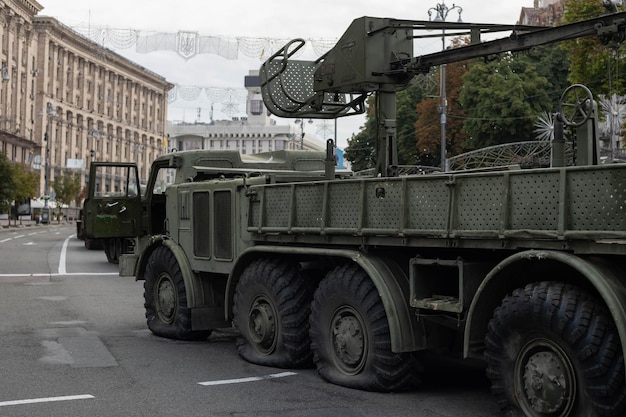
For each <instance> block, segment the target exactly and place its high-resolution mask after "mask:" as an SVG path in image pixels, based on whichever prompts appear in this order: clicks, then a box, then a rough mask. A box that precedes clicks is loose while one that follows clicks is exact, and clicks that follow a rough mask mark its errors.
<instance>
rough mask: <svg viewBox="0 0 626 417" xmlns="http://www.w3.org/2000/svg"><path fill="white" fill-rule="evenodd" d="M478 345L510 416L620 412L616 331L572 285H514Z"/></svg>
mask: <svg viewBox="0 0 626 417" xmlns="http://www.w3.org/2000/svg"><path fill="white" fill-rule="evenodd" d="M485 343H486V356H487V375H488V377H489V379H491V383H492V392H493V393H494V394H495V395H496V397H497V399H498V402H499V404H500V406H501V408H503V409H504V410H505V411H508V412H510V413H512V415H514V413H519V412H520V410H521V412H523V413H524V415H526V416H531V417H566V416H568V417H578V416H591V415H597V416H624V415H625V414H624V412H625V411H626V410H625V408H626V406H625V404H626V389H625V381H624V358H623V355H622V348H621V344H620V340H619V336H618V334H617V330H616V328H615V326H614V324H613V321H612V320H611V317H610V315H609V313H608V311H607V309H606V308H605V307H604V306H603V305H602V304H601V303H600V302H598V301H597V300H596V299H595V298H593V297H592V296H591V295H590V294H587V293H585V292H584V291H582V290H580V289H579V288H576V287H572V286H569V285H565V284H562V283H555V282H541V283H535V284H530V285H527V286H526V287H525V288H523V289H522V288H520V289H517V290H515V291H514V292H513V293H512V294H511V295H509V296H507V297H506V298H505V299H504V300H503V302H502V304H501V306H500V307H498V308H497V309H496V310H495V312H494V316H493V319H492V320H491V321H490V323H489V330H488V334H487V337H486V340H485Z"/></svg>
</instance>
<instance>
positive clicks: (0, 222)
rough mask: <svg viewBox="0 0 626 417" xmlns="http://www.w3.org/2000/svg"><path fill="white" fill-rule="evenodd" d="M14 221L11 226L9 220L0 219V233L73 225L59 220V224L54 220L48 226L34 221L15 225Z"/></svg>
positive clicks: (23, 221)
mask: <svg viewBox="0 0 626 417" xmlns="http://www.w3.org/2000/svg"><path fill="white" fill-rule="evenodd" d="M15 223H16V222H15V220H11V224H10V225H9V220H7V219H0V232H2V231H4V230H17V229H22V228H26V227H40V226H50V225H52V226H55V225H67V224H74V222H73V221H66V220H61V222H60V223H59V222H58V221H56V220H54V221H51V222H50V223H49V224H42V223H37V222H36V221H35V220H21V221H20V220H18V221H17V225H16V224H15Z"/></svg>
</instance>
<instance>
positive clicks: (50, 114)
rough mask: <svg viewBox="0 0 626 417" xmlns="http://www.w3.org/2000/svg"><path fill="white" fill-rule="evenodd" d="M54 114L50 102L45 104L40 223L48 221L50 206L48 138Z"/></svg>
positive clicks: (49, 138)
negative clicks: (44, 150)
mask: <svg viewBox="0 0 626 417" xmlns="http://www.w3.org/2000/svg"><path fill="white" fill-rule="evenodd" d="M54 116H56V112H55V111H54V109H53V108H52V103H48V104H47V105H46V131H45V132H44V134H43V140H44V142H45V144H46V159H45V161H44V162H45V165H44V189H43V194H44V196H43V209H42V210H41V221H42V223H46V224H47V223H50V208H49V207H48V200H49V199H50V140H51V139H52V138H51V135H52V118H53V117H54Z"/></svg>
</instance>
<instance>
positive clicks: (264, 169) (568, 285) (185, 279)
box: [84, 13, 626, 417]
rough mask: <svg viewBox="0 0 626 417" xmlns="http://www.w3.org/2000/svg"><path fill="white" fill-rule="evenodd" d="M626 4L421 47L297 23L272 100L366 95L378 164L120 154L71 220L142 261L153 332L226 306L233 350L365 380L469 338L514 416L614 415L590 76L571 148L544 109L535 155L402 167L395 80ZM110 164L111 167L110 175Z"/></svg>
mask: <svg viewBox="0 0 626 417" xmlns="http://www.w3.org/2000/svg"><path fill="white" fill-rule="evenodd" d="M625 22H626V14H624V13H616V14H609V15H606V16H603V17H600V18H596V19H592V20H590V21H584V22H578V23H575V24H570V25H564V26H560V27H557V28H548V29H538V28H532V27H524V28H521V29H522V30H523V31H524V33H519V32H517V33H515V34H514V35H515V36H510V37H508V38H506V39H501V40H496V41H490V42H483V43H478V42H474V43H473V44H472V45H469V46H467V47H462V48H458V49H455V50H447V51H443V52H440V53H435V54H429V55H422V56H419V57H413V33H414V32H415V31H417V30H421V29H426V30H431V29H441V28H442V26H441V25H442V24H441V23H435V22H421V21H420V22H415V21H406V20H394V19H378V18H369V17H365V18H360V19H357V20H355V21H354V22H353V24H352V25H351V26H350V28H349V29H348V30H347V31H346V33H345V34H344V36H343V37H342V38H341V39H340V41H339V42H338V44H337V46H336V47H335V48H333V49H332V50H331V51H330V52H329V53H327V54H326V55H324V56H323V57H322V58H320V59H319V60H317V61H314V62H308V61H294V60H293V59H292V57H293V55H294V53H295V52H296V51H297V50H298V49H299V48H300V47H301V46H302V45H303V41H301V40H295V41H292V42H290V43H289V44H288V45H287V46H285V48H283V49H281V50H280V51H279V52H277V53H276V54H274V55H273V56H272V57H271V58H270V59H269V60H268V61H266V62H265V63H264V64H263V66H262V67H261V71H260V76H261V87H262V92H263V98H264V101H265V104H266V106H267V107H268V109H270V111H272V113H274V114H276V115H279V116H281V117H319V118H334V117H339V116H346V115H349V114H353V113H358V112H361V111H363V110H364V102H365V98H366V97H367V95H368V94H370V93H371V92H374V93H376V94H377V97H378V98H377V103H378V104H379V106H378V109H377V111H378V119H377V120H378V121H379V126H380V129H379V146H378V153H377V154H378V161H377V165H376V170H375V173H374V174H373V175H372V176H370V177H363V176H355V175H352V174H351V173H350V172H348V171H340V170H336V169H335V166H334V161H335V159H334V155H333V143H332V141H330V142H329V143H328V149H327V151H326V152H325V153H324V152H307V151H276V152H271V153H265V154H255V155H241V154H239V153H238V152H237V151H217V150H215V151H212V150H197V151H184V152H173V153H169V154H166V155H164V156H162V157H159V158H158V159H156V160H155V161H154V163H153V164H152V168H151V172H150V177H149V180H148V183H147V188H146V193H145V195H143V196H142V195H141V193H140V192H139V181H138V172H137V167H136V166H135V165H134V164H119V163H113V162H94V163H93V164H92V167H91V172H90V181H89V197H88V199H87V200H86V202H85V205H84V213H85V220H84V221H85V223H84V234H85V236H86V237H87V238H99V239H102V238H104V239H110V240H111V241H116V242H118V241H119V242H120V246H119V248H118V249H117V250H116V252H115V256H116V257H117V258H118V259H119V268H120V275H122V276H134V277H135V278H136V279H138V280H144V281H145V284H144V288H145V293H144V297H145V308H146V318H147V323H148V327H149V328H150V330H151V331H152V332H153V333H154V334H156V335H159V336H163V337H168V338H174V339H196V338H204V337H206V336H208V335H209V334H210V332H211V331H212V330H214V329H220V328H227V327H231V326H234V327H235V328H236V329H237V330H238V331H239V333H240V336H239V337H238V341H237V349H238V352H239V354H240V355H241V356H242V357H243V358H244V359H245V360H247V361H250V362H252V363H256V364H261V365H267V366H273V367H282V368H300V367H306V366H311V365H315V367H316V368H317V370H318V372H319V374H320V375H321V376H322V377H323V378H324V379H326V380H327V381H329V382H332V383H335V384H339V385H342V386H346V387H351V388H357V389H363V390H374V391H397V390H402V389H407V388H410V387H413V386H415V385H416V384H417V382H418V381H419V379H420V369H421V367H420V352H425V351H429V352H436V353H438V354H442V355H450V356H455V357H463V358H474V359H479V360H483V361H485V363H486V368H487V375H488V377H489V378H490V380H491V383H492V391H493V393H494V394H495V396H496V398H497V400H498V402H499V404H500V406H501V407H502V409H503V411H505V412H509V413H511V415H526V416H533V417H539V416H541V417H546V416H551V417H552V416H554V417H556V416H559V417H565V416H594V415H602V416H623V415H624V414H625V412H626V381H625V376H626V371H625V369H624V353H625V348H626V285H625V283H626V274H625V265H626V165H625V164H605V165H602V164H600V163H599V148H598V140H597V131H598V129H597V122H598V115H597V105H596V104H595V101H594V100H593V97H592V95H591V92H589V90H587V89H586V88H585V87H584V86H581V85H576V86H572V87H570V88H568V90H567V91H566V92H565V93H564V94H563V97H562V100H561V112H560V120H563V122H564V125H565V127H566V128H567V129H569V130H571V132H572V133H573V135H571V137H575V138H576V139H575V141H576V151H575V157H574V162H570V161H569V160H568V158H567V157H566V152H565V146H566V144H567V143H566V142H567V140H566V139H565V137H564V135H563V134H562V128H563V125H562V124H561V123H560V122H558V123H557V128H556V132H555V133H556V134H555V140H554V141H553V152H552V166H551V167H550V168H536V169H520V168H519V167H515V166H513V167H506V168H500V169H494V170H479V171H456V172H439V173H433V174H429V175H402V176H400V175H398V170H397V156H396V151H395V133H396V132H395V93H396V91H399V90H400V89H402V88H403V87H404V86H406V84H407V82H408V81H409V80H410V79H411V78H412V76H414V75H415V74H418V73H420V72H425V71H427V70H428V68H430V67H431V66H433V65H440V64H443V63H446V62H453V61H458V60H463V59H469V58H472V57H478V56H487V55H491V54H494V53H500V52H504V51H513V50H523V49H527V48H529V47H532V46H536V45H540V44H544V43H549V42H556V41H559V40H562V39H572V38H576V37H580V36H589V35H598V36H600V39H601V41H602V42H603V43H609V42H619V41H622V40H623V39H624V30H625V28H626V23H625ZM438 25H439V26H438ZM445 28H446V30H448V31H452V29H466V30H468V31H469V32H471V34H472V36H473V38H477V37H478V35H480V33H481V31H483V32H489V31H493V30H495V29H496V28H495V27H494V26H493V25H473V24H462V23H459V24H452V23H445ZM497 29H501V30H509V29H515V30H520V28H519V27H517V28H513V27H498V28H497ZM474 40H475V41H477V39H474ZM108 177H115V178H118V179H119V180H120V184H121V185H120V187H118V188H117V189H116V190H114V191H113V192H111V191H110V190H103V189H102V184H101V183H102V181H101V179H102V178H108Z"/></svg>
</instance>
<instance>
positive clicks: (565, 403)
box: [518, 340, 576, 416]
mask: <svg viewBox="0 0 626 417" xmlns="http://www.w3.org/2000/svg"><path fill="white" fill-rule="evenodd" d="M520 358H521V359H522V361H521V363H518V364H519V367H518V369H519V371H520V377H519V378H520V379H519V381H520V384H521V387H520V388H521V389H523V393H524V395H523V398H522V400H523V401H524V402H525V404H524V405H525V408H528V409H529V411H532V412H533V414H531V415H546V414H549V415H554V416H566V415H569V412H570V411H571V409H572V407H573V404H574V400H575V392H576V380H575V376H574V370H573V367H572V365H571V363H570V362H569V360H568V358H567V356H566V355H565V352H563V351H562V350H561V348H560V347H558V346H556V345H555V344H554V343H553V342H551V341H545V340H542V341H533V342H530V343H529V344H528V345H527V346H526V347H525V349H523V352H522V355H521V356H520Z"/></svg>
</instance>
